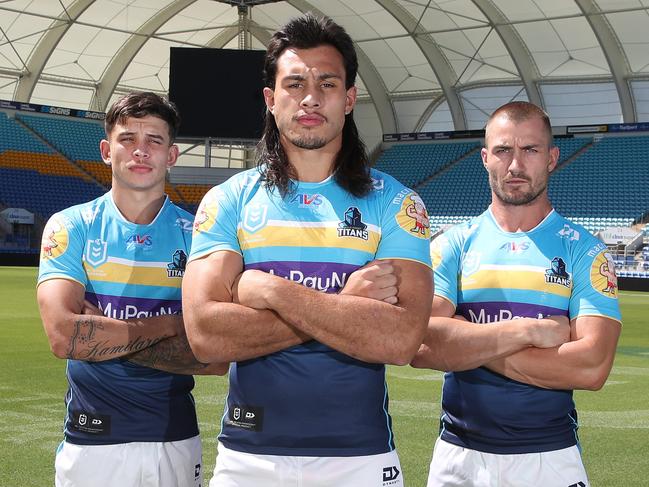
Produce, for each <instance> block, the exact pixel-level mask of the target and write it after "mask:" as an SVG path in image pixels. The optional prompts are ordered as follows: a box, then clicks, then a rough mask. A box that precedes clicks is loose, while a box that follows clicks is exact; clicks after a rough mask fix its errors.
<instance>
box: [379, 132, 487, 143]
mask: <svg viewBox="0 0 649 487" xmlns="http://www.w3.org/2000/svg"><path fill="white" fill-rule="evenodd" d="M482 137H484V130H455V131H448V132H406V133H401V134H383V142H406V141H412V140H440V139H442V140H448V139H477V138H482Z"/></svg>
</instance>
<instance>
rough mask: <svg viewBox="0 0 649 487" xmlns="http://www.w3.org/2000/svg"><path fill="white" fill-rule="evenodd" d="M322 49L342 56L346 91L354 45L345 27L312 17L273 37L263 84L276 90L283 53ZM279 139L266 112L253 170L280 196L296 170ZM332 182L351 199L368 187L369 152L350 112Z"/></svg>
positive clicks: (351, 80)
mask: <svg viewBox="0 0 649 487" xmlns="http://www.w3.org/2000/svg"><path fill="white" fill-rule="evenodd" d="M324 45H329V46H332V47H334V48H335V49H336V50H337V51H338V52H339V53H340V54H341V56H342V58H343V63H344V65H345V88H346V89H349V88H351V87H352V86H354V84H355V82H356V73H357V71H358V58H357V57H356V50H355V49H354V42H353V41H352V39H351V37H349V34H347V32H346V31H345V29H343V28H342V27H341V26H340V25H338V24H336V23H335V22H334V21H333V20H331V19H330V18H327V17H324V18H320V19H319V18H317V17H315V16H314V15H313V14H311V13H307V14H305V15H303V16H301V17H297V18H294V19H292V20H290V21H289V22H288V23H287V24H286V25H285V26H284V27H282V28H281V29H280V30H278V31H277V32H275V34H273V36H272V37H271V40H270V42H269V44H268V49H267V51H266V57H265V59H264V82H265V84H266V86H267V87H268V88H271V89H275V79H276V77H277V61H278V59H279V57H280V56H281V55H282V53H283V52H284V51H285V50H286V49H288V48H289V47H294V48H297V49H311V48H315V47H319V46H324ZM279 135H280V134H279V129H278V128H277V124H276V123H275V117H274V116H273V114H272V113H270V112H269V111H268V110H266V120H265V125H264V131H263V134H262V138H261V140H260V141H259V144H258V145H257V154H256V161H257V166H258V168H259V170H260V171H261V173H262V175H263V176H264V179H265V184H266V186H267V187H268V188H273V187H276V188H278V189H279V191H280V193H281V194H282V196H285V195H286V194H288V193H290V192H291V191H292V189H293V188H292V183H291V179H295V170H294V168H293V167H292V166H291V164H290V163H289V161H288V158H287V157H286V153H285V152H284V149H283V148H282V145H281V143H280V137H279ZM334 178H335V180H336V182H337V183H338V184H339V185H340V186H342V187H343V188H344V189H345V190H346V191H348V192H350V193H352V194H353V195H354V196H363V195H365V194H367V193H368V192H369V191H370V190H371V189H372V178H371V177H370V170H369V160H368V158H367V151H366V150H365V144H363V141H362V140H361V138H360V136H359V134H358V128H357V127H356V123H355V122H354V118H353V114H352V113H351V112H350V113H348V114H347V115H345V125H344V126H343V132H342V146H341V148H340V151H339V152H338V154H337V155H336V159H335V161H334Z"/></svg>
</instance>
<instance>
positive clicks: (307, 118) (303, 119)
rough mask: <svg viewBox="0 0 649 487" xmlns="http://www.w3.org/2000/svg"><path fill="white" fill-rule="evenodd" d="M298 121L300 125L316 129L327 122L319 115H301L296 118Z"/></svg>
mask: <svg viewBox="0 0 649 487" xmlns="http://www.w3.org/2000/svg"><path fill="white" fill-rule="evenodd" d="M296 120H297V122H298V123H299V124H300V125H304V126H305V127H315V126H317V125H322V124H323V123H324V122H325V118H324V117H323V116H322V115H318V114H317V113H309V114H307V115H301V116H298V117H296Z"/></svg>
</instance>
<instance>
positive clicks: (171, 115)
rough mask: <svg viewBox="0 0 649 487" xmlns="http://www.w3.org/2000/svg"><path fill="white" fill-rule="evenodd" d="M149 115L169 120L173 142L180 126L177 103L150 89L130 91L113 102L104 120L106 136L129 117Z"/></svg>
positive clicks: (171, 140)
mask: <svg viewBox="0 0 649 487" xmlns="http://www.w3.org/2000/svg"><path fill="white" fill-rule="evenodd" d="M148 115H153V116H154V117H158V118H160V119H162V120H164V121H165V122H167V126H168V127H169V143H173V142H174V140H176V135H178V128H179V127H180V114H179V113H178V109H177V108H176V105H174V104H173V103H172V102H170V101H169V100H167V99H166V98H163V97H161V96H160V95H158V94H156V93H151V92H148V91H137V92H133V93H129V94H128V95H124V96H122V97H121V98H119V99H118V100H117V101H116V102H115V103H113V105H112V106H111V107H110V109H109V110H108V112H107V113H106V119H105V120H104V130H105V131H106V137H110V133H111V132H112V131H113V128H115V125H116V124H118V123H120V124H123V123H125V122H126V119H128V118H144V117H146V116H148Z"/></svg>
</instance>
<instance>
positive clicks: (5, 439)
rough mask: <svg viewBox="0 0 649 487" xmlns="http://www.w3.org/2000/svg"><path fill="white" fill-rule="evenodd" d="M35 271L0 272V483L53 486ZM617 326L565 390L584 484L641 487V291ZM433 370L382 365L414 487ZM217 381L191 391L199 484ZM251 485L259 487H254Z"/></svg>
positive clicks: (46, 367)
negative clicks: (604, 378) (602, 376)
mask: <svg viewBox="0 0 649 487" xmlns="http://www.w3.org/2000/svg"><path fill="white" fill-rule="evenodd" d="M35 280H36V269H33V268H31V269H29V268H27V269H25V268H11V267H6V268H0V371H1V372H0V373H1V374H2V380H1V381H0V405H1V406H0V418H1V419H0V487H44V486H49V485H53V478H54V477H53V476H54V469H53V461H54V452H55V450H56V447H57V445H58V444H59V442H60V441H61V439H62V425H63V416H64V404H63V396H64V394H65V390H66V380H65V361H64V360H59V359H56V358H55V357H54V356H53V355H52V354H51V353H50V351H49V346H48V344H47V340H46V338H45V334H44V333H43V330H42V326H41V323H40V319H39V316H38V311H37V308H36V300H35V293H34V283H35ZM621 303H622V314H623V317H624V328H623V332H622V337H621V339H620V344H619V348H618V353H617V358H616V360H615V366H614V367H613V371H612V372H611V375H610V377H609V381H608V383H607V384H606V386H605V387H604V388H603V389H602V390H601V391H598V392H584V391H579V392H577V393H576V394H575V396H576V402H577V409H578V411H579V413H580V415H579V418H580V423H581V428H580V437H581V441H582V448H583V455H584V460H585V463H586V468H587V470H588V472H589V475H590V479H591V482H592V485H593V486H594V487H604V486H605V487H617V486H624V487H631V486H640V485H642V486H646V485H649V480H647V479H649V461H648V460H647V459H648V458H649V333H648V331H647V327H649V294H641V293H622V296H621ZM441 379H442V376H441V373H438V372H434V371H422V370H415V369H412V368H410V367H390V368H389V370H388V382H389V384H390V397H391V401H390V406H391V412H392V416H393V421H394V427H395V430H396V433H395V434H396V439H397V446H398V448H399V453H400V458H401V463H402V467H403V472H404V475H405V479H406V483H407V485H408V486H413V487H415V486H424V485H425V482H426V473H427V469H428V463H429V461H430V456H431V448H432V444H433V441H434V439H435V437H436V434H437V423H438V420H437V418H438V414H439V399H440V387H441ZM226 389H227V383H226V381H225V379H224V378H217V377H199V378H198V379H197V387H196V389H195V397H196V402H197V404H198V414H199V419H200V423H201V431H202V435H203V444H204V465H205V470H204V471H205V472H206V480H208V479H209V478H210V477H211V471H212V469H213V467H214V459H215V450H216V435H217V433H218V431H217V430H218V424H219V422H220V417H221V412H222V409H223V401H224V398H225V394H226ZM260 487H261V486H260Z"/></svg>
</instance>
